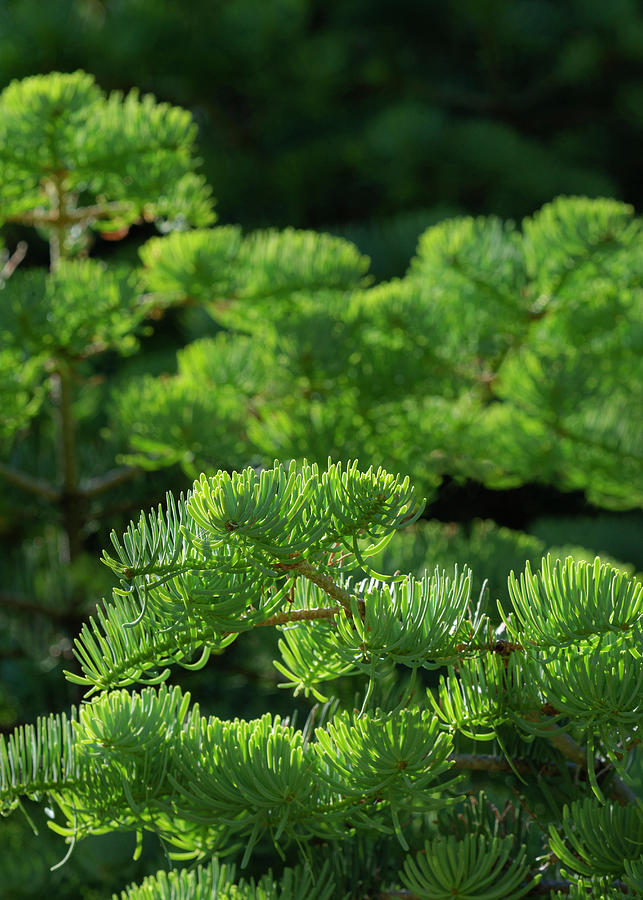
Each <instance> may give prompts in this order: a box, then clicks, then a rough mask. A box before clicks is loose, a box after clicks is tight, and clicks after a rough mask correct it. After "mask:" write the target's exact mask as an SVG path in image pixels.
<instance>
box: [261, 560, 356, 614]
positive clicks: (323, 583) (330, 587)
mask: <svg viewBox="0 0 643 900" xmlns="http://www.w3.org/2000/svg"><path fill="white" fill-rule="evenodd" d="M280 567H285V568H287V569H290V570H291V571H294V572H297V573H299V574H300V575H303V576H304V578H307V579H308V580H309V581H312V582H313V584H316V585H317V587H319V588H321V589H322V591H323V592H324V593H325V594H327V595H328V596H329V597H330V598H331V599H333V600H337V601H338V602H339V603H341V605H342V606H343V607H344V609H345V610H346V612H347V613H348V614H349V615H350V612H351V597H352V595H351V594H350V593H349V592H348V591H347V590H345V589H344V588H342V587H340V586H339V585H338V584H335V582H334V581H333V579H332V578H329V576H328V575H325V574H324V573H323V572H320V571H319V570H318V569H316V568H315V567H314V566H313V565H311V564H310V563H309V562H307V561H306V560H302V561H301V562H298V563H295V564H294V565H293V566H289V565H288V564H286V565H285V566H283V564H281V566H280V565H277V566H275V568H277V569H278V568H280Z"/></svg>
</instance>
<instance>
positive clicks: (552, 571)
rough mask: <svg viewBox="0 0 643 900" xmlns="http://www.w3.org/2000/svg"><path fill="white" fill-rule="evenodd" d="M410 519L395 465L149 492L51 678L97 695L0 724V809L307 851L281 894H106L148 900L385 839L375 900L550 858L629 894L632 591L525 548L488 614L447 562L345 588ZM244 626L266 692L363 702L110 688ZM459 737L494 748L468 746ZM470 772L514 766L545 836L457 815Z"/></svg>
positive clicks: (187, 840) (636, 615) (157, 670)
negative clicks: (343, 691)
mask: <svg viewBox="0 0 643 900" xmlns="http://www.w3.org/2000/svg"><path fill="white" fill-rule="evenodd" d="M420 510H421V505H420V504H418V503H417V499H416V496H415V493H414V491H413V489H412V487H411V486H410V485H409V482H408V479H401V478H399V477H394V476H392V475H389V474H388V473H386V472H384V471H383V470H378V471H373V470H369V471H367V472H361V471H359V469H358V468H357V466H356V465H355V464H351V465H349V466H342V465H340V464H332V465H329V466H328V468H327V469H326V470H325V471H320V470H319V468H318V467H317V466H316V465H308V464H303V465H302V466H296V465H294V464H291V465H290V466H289V467H288V468H287V469H286V468H284V467H283V466H281V465H279V464H275V465H274V467H273V468H272V469H268V470H263V471H260V472H257V471H256V470H254V469H245V470H244V471H242V472H235V473H233V474H232V475H229V474H228V473H227V472H223V471H221V472H219V473H217V475H215V476H210V477H206V476H202V477H201V478H200V479H198V480H197V481H196V482H195V484H194V486H193V489H192V491H191V492H190V493H189V494H188V496H187V497H186V498H180V499H179V501H176V500H174V499H173V498H172V496H171V495H168V501H167V505H166V508H165V509H161V508H159V510H157V511H152V512H151V513H150V514H148V515H144V514H142V515H141V517H140V519H139V521H138V522H137V523H134V522H133V523H132V524H131V525H130V527H129V529H128V530H127V532H126V533H125V534H124V535H123V536H122V538H118V537H117V536H116V535H114V536H113V541H114V547H115V555H114V556H108V555H107V554H106V555H105V562H106V563H107V565H109V566H110V567H111V568H112V570H113V571H114V572H115V573H116V574H117V575H118V577H119V578H120V581H121V587H119V588H117V589H116V590H115V591H114V597H113V599H112V600H111V601H107V602H105V603H104V605H103V608H102V610H101V611H100V612H99V614H98V616H97V619H95V620H94V619H92V620H91V621H90V624H89V625H88V626H85V628H84V629H83V631H82V633H81V635H80V637H79V638H78V640H77V641H76V655H77V658H78V660H79V662H80V664H81V668H82V673H83V674H82V675H76V674H72V673H68V677H69V678H70V679H71V680H73V681H76V682H77V683H80V684H83V685H84V686H86V687H87V688H89V690H88V695H87V696H88V697H89V696H90V695H91V694H92V693H95V692H96V691H100V693H99V694H98V696H96V697H95V698H94V699H93V700H91V701H89V702H85V703H83V704H82V705H81V707H80V709H79V710H78V711H76V710H73V711H72V713H71V715H70V717H69V718H66V717H64V716H62V717H57V716H52V717H50V718H49V719H47V720H42V721H39V722H38V724H37V725H36V726H26V727H25V728H23V729H20V730H19V731H18V732H17V733H16V734H15V735H13V736H11V737H10V739H9V740H8V741H6V740H5V739H4V738H2V739H1V740H0V801H1V803H2V806H3V809H4V811H5V812H8V811H10V810H11V809H13V808H15V806H16V805H17V804H18V803H19V800H20V797H21V796H29V797H33V796H40V795H42V794H43V793H46V794H48V795H49V797H50V798H51V800H52V802H53V803H54V804H55V805H56V806H57V808H58V810H59V814H61V815H62V821H60V820H59V819H58V815H57V816H56V819H55V821H53V822H52V823H51V826H52V827H53V828H54V829H55V830H56V831H58V832H59V833H60V834H62V835H64V836H65V837H66V838H67V840H68V841H71V842H72V843H74V842H76V841H78V840H80V839H81V838H82V837H84V836H85V835H88V834H100V833H103V832H105V831H110V830H114V829H129V830H135V831H137V832H138V833H139V835H140V834H141V833H142V831H151V832H154V833H155V834H157V835H159V836H160V837H161V838H162V839H163V841H164V842H166V844H167V845H168V846H170V847H172V848H173V849H172V855H174V856H175V857H177V858H179V859H183V858H192V857H195V858H197V859H207V858H209V857H211V856H213V855H214V856H226V855H235V856H236V857H237V858H238V859H239V860H240V863H241V865H242V866H246V865H247V864H248V862H249V861H250V860H251V858H252V857H253V853H254V852H255V850H256V848H257V847H258V846H259V845H263V844H264V843H265V841H266V840H267V841H269V842H271V843H272V844H273V845H274V847H275V848H276V850H277V851H278V852H279V853H280V854H287V853H291V852H292V849H293V848H298V852H299V854H303V855H302V856H301V868H298V869H297V870H296V871H294V872H293V873H291V874H288V875H284V878H283V879H282V880H281V882H280V886H279V888H277V887H276V883H275V882H273V881H271V877H272V876H267V878H266V879H264V880H263V881H261V882H259V883H258V884H254V883H250V882H248V883H240V884H238V885H237V886H236V887H235V888H233V887H231V886H230V883H229V878H228V876H227V874H225V873H224V871H223V869H221V870H220V869H218V868H217V864H216V863H215V864H214V865H215V867H214V868H213V869H206V870H198V872H197V873H192V874H191V875H187V874H186V873H183V874H181V875H179V874H174V875H172V874H171V875H169V876H166V875H165V874H160V875H159V876H158V877H157V879H156V880H147V881H146V882H145V883H144V884H143V885H142V886H141V887H140V888H133V889H131V891H130V893H129V894H127V895H123V896H124V897H125V896H128V897H132V898H139V897H140V898H145V900H147V898H148V897H149V898H152V897H159V898H164V900H165V898H169V897H174V896H180V897H184V898H185V900H197V898H200V897H204V896H209V894H207V893H206V892H207V891H210V892H214V891H218V892H219V893H216V892H215V893H213V896H220V897H221V898H227V897H233V896H234V897H239V898H254V897H257V898H258V897H266V898H268V897H270V898H272V897H275V898H277V897H283V898H284V900H285V898H299V897H301V898H303V897H304V896H306V897H308V896H311V897H312V896H317V894H314V893H313V891H314V890H317V891H319V892H320V893H319V897H320V898H326V897H331V896H351V894H350V890H351V885H350V884H347V883H346V882H342V876H341V872H339V870H337V869H335V871H334V875H333V876H332V877H331V875H330V874H329V872H328V871H326V874H323V873H320V866H322V865H323V860H324V858H325V856H324V852H317V851H316V850H315V846H316V845H319V847H320V848H322V849H323V848H326V849H328V850H329V851H330V852H331V854H335V855H336V854H337V853H343V852H345V850H344V848H345V847H346V846H347V842H350V843H352V842H355V841H358V840H365V841H367V842H368V841H374V840H377V839H382V838H383V837H385V836H389V840H392V841H393V844H390V843H389V845H388V847H389V849H388V850H387V854H388V857H389V863H390V865H388V867H387V875H386V876H385V882H384V884H383V885H381V889H384V890H385V893H384V894H383V896H388V895H387V894H386V890H387V889H390V890H395V889H399V885H400V884H401V885H404V886H406V888H408V889H409V890H411V891H412V892H413V896H416V897H419V898H422V900H438V898H443V897H444V898H447V897H453V896H455V897H461V898H469V897H470V898H474V897H477V898H489V900H503V898H507V900H508V898H514V897H521V896H525V895H528V894H529V893H530V891H531V890H532V888H533V887H534V886H535V885H536V884H537V883H538V881H539V880H540V878H541V875H542V872H541V871H539V868H538V864H537V857H538V856H539V855H542V853H546V852H548V851H549V850H551V851H552V852H553V853H554V854H555V855H556V857H557V858H558V859H560V861H561V866H562V869H561V873H560V877H563V878H568V879H569V880H570V881H571V882H572V887H571V889H572V890H574V887H573V885H574V883H576V882H578V883H579V884H582V879H583V878H586V877H592V878H594V879H598V881H596V885H599V886H600V888H601V889H606V890H607V889H609V888H610V885H612V884H619V883H620V882H621V881H623V879H625V881H626V882H627V883H628V884H634V883H635V882H636V878H637V877H638V876H637V872H638V869H637V868H636V866H637V865H640V859H643V857H642V856H641V854H642V853H643V830H642V829H643V807H642V806H641V803H640V798H638V797H637V795H636V793H635V792H634V791H633V790H632V789H631V788H630V787H629V786H628V784H627V777H628V776H627V769H628V765H629V763H630V762H631V761H632V759H633V754H634V753H635V747H636V745H637V744H638V742H639V734H640V729H641V724H642V718H643V705H642V702H641V701H642V697H643V690H641V687H642V681H641V679H642V678H643V676H642V675H641V668H640V648H641V586H640V584H637V583H635V582H632V581H630V580H629V579H628V578H626V577H625V576H624V575H623V574H622V573H621V572H619V571H618V570H613V569H611V568H610V567H609V566H607V565H601V564H600V561H598V560H596V561H595V563H594V564H587V563H583V562H580V563H573V562H572V561H571V560H568V561H567V562H565V563H561V562H557V563H552V562H551V561H550V560H549V559H545V560H543V563H542V568H541V571H540V572H536V573H532V571H531V569H530V568H529V567H527V570H526V572H525V574H524V576H522V577H521V578H515V577H514V576H512V578H511V582H510V597H511V601H512V604H513V608H512V609H511V610H508V611H506V612H505V610H504V609H503V608H502V607H501V608H500V615H501V617H502V622H503V624H502V625H501V626H500V628H498V629H496V630H494V629H493V628H492V626H491V625H490V623H489V619H488V617H487V616H486V614H485V612H484V610H482V609H481V608H479V607H480V604H479V603H476V604H473V603H472V602H471V598H470V573H468V572H467V571H465V572H464V573H463V574H459V573H458V572H457V570H456V573H455V576H447V575H446V573H444V572H441V571H439V570H436V572H435V573H433V574H426V575H425V576H424V578H422V579H420V580H418V579H416V578H414V577H412V576H400V575H398V576H396V578H395V579H394V580H393V581H388V582H383V581H381V580H378V579H377V578H375V577H367V578H365V579H362V580H360V579H359V578H358V579H357V580H355V579H354V577H352V576H351V570H353V572H354V571H355V570H358V571H359V567H360V566H364V565H367V561H368V559H369V558H370V557H371V556H373V555H374V554H375V553H377V552H379V551H380V550H381V549H382V547H383V546H384V545H385V544H386V543H387V542H388V541H389V540H390V539H391V537H392V536H393V534H394V533H395V532H396V531H397V530H398V529H400V528H402V527H404V526H405V525H406V524H408V523H410V522H412V521H413V520H414V519H415V518H417V516H418V515H419V513H420ZM586 609H589V610H590V611H591V617H590V616H589V614H587V615H586V614H585V613H584V610H586ZM530 610H532V611H533V610H535V612H534V616H533V617H532V616H531V615H529V614H528V611H530ZM536 622H540V623H541V627H536V624H535V623H536ZM257 627H274V628H277V629H278V630H279V631H281V633H282V639H281V640H280V642H279V646H280V650H281V652H282V662H276V663H275V664H276V666H277V668H278V669H279V671H281V672H282V673H284V674H285V675H286V677H287V679H288V680H287V685H285V686H290V687H292V688H294V689H295V692H297V691H301V690H303V691H304V692H305V693H308V692H311V693H313V694H315V695H316V696H321V694H320V691H319V686H320V685H321V684H323V683H326V684H327V683H330V682H333V681H335V680H336V679H338V678H341V677H345V676H346V675H349V674H350V675H352V676H353V677H354V678H357V679H361V681H358V682H356V684H362V690H363V694H362V708H361V710H358V709H352V710H351V709H344V710H341V709H338V708H337V705H336V704H335V705H334V706H330V707H328V706H327V707H325V712H324V713H323V714H322V716H321V718H320V719H319V722H318V724H317V726H316V727H315V723H314V721H313V719H311V720H310V721H309V722H308V723H307V724H306V726H305V727H304V729H303V730H299V729H297V728H295V727H294V725H292V724H290V723H289V722H288V721H283V720H282V719H280V717H279V716H272V715H270V714H268V713H267V714H266V715H264V716H262V717H261V718H260V719H256V720H253V721H244V720H240V719H234V720H233V721H223V720H221V719H219V718H217V717H216V716H203V715H201V713H200V711H199V707H198V705H192V704H191V703H190V697H189V695H187V694H185V695H184V694H183V693H182V692H181V691H180V689H179V688H178V687H174V688H167V687H166V686H165V685H164V684H162V685H161V686H160V687H158V688H156V687H146V688H144V689H143V690H141V691H140V692H136V691H135V692H132V693H130V692H128V691H127V690H124V689H123V688H125V687H127V686H129V685H132V684H134V683H135V682H137V681H138V682H141V681H143V682H144V681H147V682H149V683H151V684H154V683H157V682H159V681H163V680H165V679H166V678H167V677H168V676H169V673H170V667H171V666H172V665H174V664H178V665H180V666H186V667H196V666H199V667H200V666H202V665H205V663H206V662H207V659H208V655H209V654H210V653H211V652H215V653H218V652H221V651H222V650H223V648H224V647H225V646H226V645H227V644H228V643H230V641H232V640H234V639H236V638H238V637H239V636H240V635H241V632H244V631H248V630H250V629H253V628H257ZM504 635H506V637H504ZM240 639H243V637H242V636H241V637H240ZM195 657H198V658H196V659H195ZM443 666H446V667H447V671H448V675H447V677H446V678H445V677H441V679H440V684H439V687H438V689H437V690H434V689H431V688H429V689H425V688H422V687H421V686H420V683H419V682H420V679H421V675H420V673H421V671H422V670H425V671H427V670H428V671H430V670H432V669H435V668H438V667H443ZM398 667H401V668H398ZM409 670H410V672H411V680H410V682H409V680H408V679H404V678H403V677H401V673H402V672H403V671H409ZM364 679H366V683H364ZM479 740H484V741H493V742H495V746H497V747H499V748H501V752H500V754H499V755H493V754H492V755H486V754H479V753H478V752H477V750H476V746H477V745H476V743H475V741H479ZM471 741H474V743H473V744H472V743H471ZM492 746H493V745H492ZM530 747H533V748H534V749H533V750H530V749H529V748H530ZM599 768H600V773H599V771H598V769H599ZM477 769H482V770H485V771H487V772H494V771H495V772H502V771H507V772H510V771H512V770H513V772H514V774H515V775H516V776H517V778H518V779H519V782H518V783H520V782H521V781H522V782H523V783H524V784H527V782H528V780H531V779H533V780H534V782H535V784H537V785H538V786H539V788H540V790H541V791H542V792H543V796H544V797H546V798H548V804H549V806H548V809H549V812H548V814H547V820H548V821H549V822H550V825H549V828H548V830H547V829H545V830H542V824H541V823H539V822H538V820H533V821H531V822H530V823H527V822H525V821H523V822H522V824H520V825H517V826H516V830H515V832H508V831H507V832H505V833H503V832H502V830H499V825H498V823H499V822H501V821H503V820H501V819H496V820H495V822H496V824H495V825H494V824H493V822H494V818H493V813H492V812H489V813H487V810H489V811H492V810H493V807H492V806H491V805H490V804H489V803H488V801H487V800H486V799H485V798H484V796H483V797H481V798H480V800H479V803H480V804H481V805H480V814H478V813H475V812H474V813H473V814H472V812H471V810H470V809H469V808H468V807H467V805H466V801H465V795H466V794H467V793H470V789H468V788H467V785H466V778H467V776H466V775H465V773H466V772H467V771H475V770H477ZM599 780H600V783H599ZM553 791H557V792H558V794H559V797H560V799H556V798H555V797H554V795H553V793H552V792H553ZM563 800H569V805H565V806H564V807H563V805H562V802H563ZM463 804H464V806H463ZM619 804H620V805H619ZM527 809H529V806H527ZM463 810H464V812H463ZM467 810H468V811H467ZM527 815H528V816H530V815H531V814H530V813H527ZM463 816H464V817H463ZM458 822H460V824H459V825H458V824H457V823H458ZM463 822H468V823H469V824H468V825H467V826H466V827H465V830H464V832H462V828H461V826H462V823H463ZM450 823H451V824H450ZM534 829H538V830H540V831H541V833H540V835H536V837H535V838H534ZM639 832H641V834H640V835H639ZM449 835H450V836H449ZM596 835H600V837H599V838H597V837H596ZM139 839H140V838H139ZM534 841H535V843H534ZM396 847H397V849H396ZM624 847H627V852H626V853H625V854H624V852H623V848H624ZM422 848H424V849H422ZM552 859H553V857H552ZM626 862H627V867H626ZM551 865H552V863H551V862H550V866H551ZM391 867H392V868H391ZM396 872H397V874H396ZM333 877H334V878H337V879H338V880H337V882H336V886H335V888H333V887H332V884H333V880H332V878H333ZM628 879H629V880H628ZM625 881H624V882H623V883H625ZM556 883H557V882H556V881H555V879H552V887H554V886H555V884H556ZM396 885H397V887H396ZM176 891H179V893H178V894H177V893H176ZM275 891H277V893H275ZM306 891H308V893H306ZM333 891H334V893H333ZM145 892H147V893H145ZM173 892H174V893H173ZM262 892H263V893H262ZM280 892H281V893H280ZM347 892H348V893H347ZM610 896H611V894H610ZM614 896H621V895H620V894H615V895H614Z"/></svg>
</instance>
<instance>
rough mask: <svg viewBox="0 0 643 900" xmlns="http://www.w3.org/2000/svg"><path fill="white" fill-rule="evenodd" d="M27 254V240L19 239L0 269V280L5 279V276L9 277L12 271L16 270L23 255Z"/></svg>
mask: <svg viewBox="0 0 643 900" xmlns="http://www.w3.org/2000/svg"><path fill="white" fill-rule="evenodd" d="M26 255H27V242H26V241H19V242H18V243H17V245H16V249H15V250H14V251H13V253H12V254H11V256H10V257H9V259H8V260H7V261H6V263H5V264H4V266H3V267H2V269H0V281H6V280H7V278H11V276H12V275H13V273H14V272H15V271H16V269H17V268H18V266H19V265H20V263H21V262H22V261H23V259H24V258H25V256H26Z"/></svg>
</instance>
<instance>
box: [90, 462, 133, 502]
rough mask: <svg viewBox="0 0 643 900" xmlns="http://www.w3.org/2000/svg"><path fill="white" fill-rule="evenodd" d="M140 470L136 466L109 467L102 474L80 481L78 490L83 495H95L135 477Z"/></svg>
mask: <svg viewBox="0 0 643 900" xmlns="http://www.w3.org/2000/svg"><path fill="white" fill-rule="evenodd" d="M142 471H143V470H142V469H140V468H139V467H138V466H119V467H118V468H115V469H110V470H109V471H108V472H105V473H104V474H103V475H97V476H96V477H95V478H89V479H87V480H85V481H83V482H81V484H80V488H79V492H80V493H81V494H82V495H83V497H96V496H97V495H98V494H102V493H104V492H105V491H110V490H111V489H112V488H114V487H117V485H120V484H124V483H125V482H127V481H130V480H131V479H132V478H136V477H137V475H140V474H141V472H142Z"/></svg>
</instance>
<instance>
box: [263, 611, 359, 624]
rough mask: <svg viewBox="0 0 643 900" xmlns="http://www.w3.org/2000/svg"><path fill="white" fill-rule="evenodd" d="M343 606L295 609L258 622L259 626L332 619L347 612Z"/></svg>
mask: <svg viewBox="0 0 643 900" xmlns="http://www.w3.org/2000/svg"><path fill="white" fill-rule="evenodd" d="M345 612H346V610H345V608H344V607H343V606H336V607H335V608H333V609H328V607H322V608H320V609H293V610H292V612H284V613H278V614H277V615H274V616H271V617H270V618H269V619H265V620H264V621H263V622H257V626H256V627H257V628H262V627H264V626H270V625H287V624H288V623H289V622H314V621H318V620H319V619H332V618H334V617H335V616H337V615H339V614H340V613H345Z"/></svg>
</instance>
